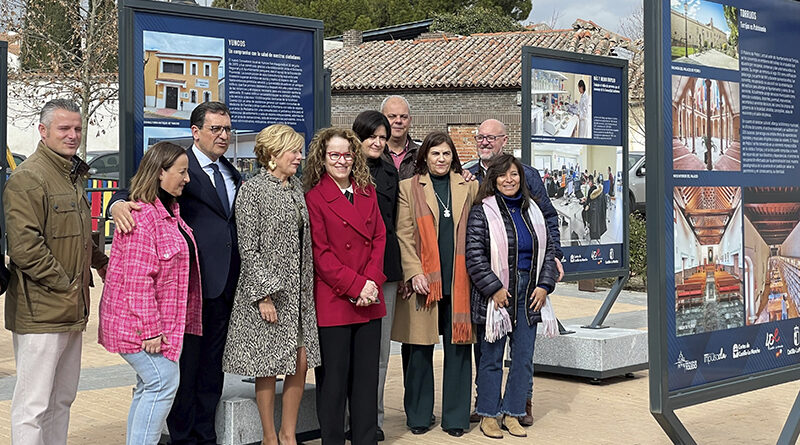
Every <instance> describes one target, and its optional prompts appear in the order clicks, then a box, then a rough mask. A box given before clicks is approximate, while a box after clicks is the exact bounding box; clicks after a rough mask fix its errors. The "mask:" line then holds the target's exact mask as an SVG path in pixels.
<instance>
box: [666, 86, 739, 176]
mask: <svg viewBox="0 0 800 445" xmlns="http://www.w3.org/2000/svg"><path fill="white" fill-rule="evenodd" d="M740 125H741V108H740V106H739V83H737V82H727V81H723V80H713V79H703V78H700V77H688V76H672V168H673V169H674V170H699V171H702V170H706V171H711V170H714V171H741V170H742V151H741V144H740V139H739V129H740Z"/></svg>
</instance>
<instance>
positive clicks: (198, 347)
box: [109, 102, 242, 445]
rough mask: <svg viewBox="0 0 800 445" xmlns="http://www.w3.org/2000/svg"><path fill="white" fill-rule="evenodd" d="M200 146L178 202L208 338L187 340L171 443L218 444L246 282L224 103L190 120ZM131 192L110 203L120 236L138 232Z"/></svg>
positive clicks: (170, 420) (205, 106) (201, 108)
mask: <svg viewBox="0 0 800 445" xmlns="http://www.w3.org/2000/svg"><path fill="white" fill-rule="evenodd" d="M190 122H191V128H192V138H193V139H194V144H193V145H192V147H191V148H189V149H188V150H186V154H187V155H188V156H189V178H190V181H189V182H188V183H187V184H186V186H185V188H184V189H183V194H182V195H181V196H180V197H179V198H178V204H179V205H180V209H181V217H183V219H184V221H186V223H187V224H189V227H191V228H192V231H193V232H194V238H195V242H196V243H197V252H198V259H199V261H200V275H201V276H202V277H203V279H202V287H203V289H202V294H203V335H202V336H196V335H191V334H186V335H185V336H184V342H183V351H182V352H181V358H180V374H181V379H180V385H179V386H178V393H177V394H176V395H175V401H174V403H173V404H172V410H171V411H170V413H169V416H168V417H167V427H168V428H169V435H170V443H171V444H173V445H178V444H216V443H217V436H216V430H215V426H214V420H215V417H216V412H217V404H218V403H219V399H220V396H221V395H222V384H223V380H224V374H223V372H222V354H223V352H224V349H225V338H226V337H227V333H228V321H229V319H230V314H231V307H232V305H233V295H234V291H235V289H236V283H237V281H238V279H239V266H240V258H239V245H238V242H237V234H236V220H235V219H234V212H233V203H234V200H235V198H236V193H237V191H238V190H239V186H240V185H241V184H242V177H241V175H240V174H239V172H238V171H237V170H236V168H235V167H234V166H233V165H232V164H231V163H230V162H229V161H228V160H227V159H225V156H224V155H225V152H226V151H227V150H228V144H229V142H230V137H231V133H232V129H231V114H230V111H229V110H228V107H227V106H226V105H225V104H224V103H221V102H204V103H202V104H200V105H198V106H197V107H196V108H195V109H194V110H193V111H192V116H191V121H190ZM127 199H128V192H127V190H121V191H120V192H118V193H116V194H115V195H114V196H113V197H112V198H111V207H110V208H109V212H110V213H111V215H112V217H113V219H114V221H115V223H116V226H117V230H120V231H122V232H124V233H128V232H130V231H131V230H136V229H135V227H134V220H133V218H132V217H131V210H139V208H138V206H137V205H136V204H135V203H132V202H127V201H123V200H127Z"/></svg>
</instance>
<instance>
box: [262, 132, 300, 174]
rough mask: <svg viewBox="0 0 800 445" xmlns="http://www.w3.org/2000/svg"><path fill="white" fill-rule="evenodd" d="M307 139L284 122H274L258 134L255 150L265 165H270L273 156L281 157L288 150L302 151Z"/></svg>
mask: <svg viewBox="0 0 800 445" xmlns="http://www.w3.org/2000/svg"><path fill="white" fill-rule="evenodd" d="M304 142H305V140H304V139H303V136H301V135H300V133H298V132H296V131H294V130H293V129H292V127H290V126H288V125H284V124H274V125H270V126H269V127H266V128H264V129H263V130H261V131H259V132H258V135H256V146H255V148H254V149H253V151H254V152H255V154H256V159H257V160H258V162H259V163H260V164H261V165H263V166H265V167H266V166H268V165H269V161H271V160H272V159H273V158H279V157H281V156H282V155H283V154H284V153H286V152H287V151H300V150H302V149H303V143H304Z"/></svg>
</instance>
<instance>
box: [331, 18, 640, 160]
mask: <svg viewBox="0 0 800 445" xmlns="http://www.w3.org/2000/svg"><path fill="white" fill-rule="evenodd" d="M536 29H538V30H536V31H521V32H505V33H493V34H473V35H471V36H467V37H464V36H446V35H442V34H435V33H434V34H430V33H429V34H423V35H421V36H420V37H418V38H417V39H415V40H396V41H374V42H366V43H360V44H358V42H353V44H350V45H345V46H343V47H342V48H337V49H332V50H329V51H326V53H325V65H326V67H328V68H330V69H331V124H332V125H334V126H341V127H350V126H351V125H352V123H353V120H354V119H355V117H356V115H357V114H358V113H359V112H361V111H363V110H368V109H376V110H377V109H379V107H380V104H381V102H382V101H383V99H384V98H385V97H386V96H388V95H391V94H399V95H402V96H404V97H405V98H406V99H408V101H409V103H410V106H411V116H412V122H411V130H410V134H411V137H412V138H414V139H416V140H421V139H423V138H424V137H425V135H426V134H428V133H429V132H431V131H433V130H442V131H447V132H448V133H449V134H450V136H451V137H452V138H453V140H454V142H455V144H456V148H457V150H458V154H459V158H460V160H461V161H462V162H466V161H469V160H471V159H475V158H476V148H475V147H476V144H475V140H474V136H475V134H476V133H477V128H478V125H480V123H481V122H483V121H484V120H486V119H490V118H493V119H498V120H500V121H502V122H503V123H505V124H506V127H507V132H508V136H509V142H508V144H507V145H506V148H507V150H508V151H509V152H511V151H512V150H518V149H521V147H522V141H521V131H522V112H521V108H520V107H521V99H522V97H521V87H522V61H521V54H522V47H523V46H537V47H543V48H550V49H558V50H563V51H571V52H578V53H586V54H596V55H602V56H609V55H615V54H616V50H617V49H620V50H621V52H626V53H628V54H641V51H640V46H639V42H632V41H631V40H629V39H627V38H625V37H623V36H620V35H617V34H615V33H612V32H610V31H607V30H605V29H603V28H601V27H599V26H598V25H596V24H594V23H593V22H591V21H585V20H580V19H579V20H576V21H575V23H574V24H573V25H572V28H569V29H560V30H553V29H549V28H547V27H546V26H540V27H538V28H536ZM633 65H634V63H633V62H632V69H633ZM642 80H643V76H641V75H635V74H634V73H631V80H630V83H629V85H630V87H631V89H632V90H637V91H638V90H641V86H642V85H643V81H642ZM632 100H633V98H632Z"/></svg>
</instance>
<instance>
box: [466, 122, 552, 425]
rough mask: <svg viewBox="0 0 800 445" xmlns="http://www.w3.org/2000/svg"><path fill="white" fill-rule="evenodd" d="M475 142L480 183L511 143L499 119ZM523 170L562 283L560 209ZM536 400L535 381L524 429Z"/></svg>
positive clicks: (484, 126) (535, 176)
mask: <svg viewBox="0 0 800 445" xmlns="http://www.w3.org/2000/svg"><path fill="white" fill-rule="evenodd" d="M475 142H476V143H477V144H478V158H480V162H477V163H476V164H475V165H474V166H472V167H470V168H469V169H468V170H469V171H470V173H472V174H473V175H475V177H476V178H477V179H478V181H483V178H484V176H485V175H486V169H487V168H488V166H489V164H490V163H491V160H492V159H493V158H494V157H495V156H497V155H499V154H501V153H503V147H505V145H506V143H508V134H507V132H506V126H505V125H504V124H503V123H502V122H500V121H499V120H497V119H487V120H485V121H483V123H481V125H480V126H479V127H478V134H476V135H475ZM523 167H524V170H525V183H526V184H527V185H528V190H530V192H531V196H532V197H533V199H534V200H535V201H536V202H537V203H538V205H539V209H540V210H541V211H542V215H544V218H545V222H546V223H547V230H548V232H549V235H550V237H551V238H552V239H553V245H554V246H555V251H556V267H557V268H558V281H561V278H563V277H564V268H563V266H562V265H561V259H562V258H563V257H564V254H563V253H562V252H561V234H560V232H559V230H558V213H556V209H555V208H554V207H553V204H552V203H551V202H550V198H549V197H548V196H547V189H545V187H544V183H543V181H542V177H541V176H540V175H539V171H538V170H536V169H535V168H533V167H531V166H528V165H523ZM512 353H513V351H512ZM480 357H481V353H480V349H479V348H478V347H477V345H476V347H475V362H476V364H477V363H479V362H480ZM532 397H533V381H531V389H530V391H529V392H528V400H527V403H526V404H525V416H524V417H520V418H519V423H520V424H521V425H523V426H531V425H533V414H532V410H533V401H532ZM469 420H470V422H480V416H478V414H477V413H474V412H473V413H472V415H470V419H469Z"/></svg>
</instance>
